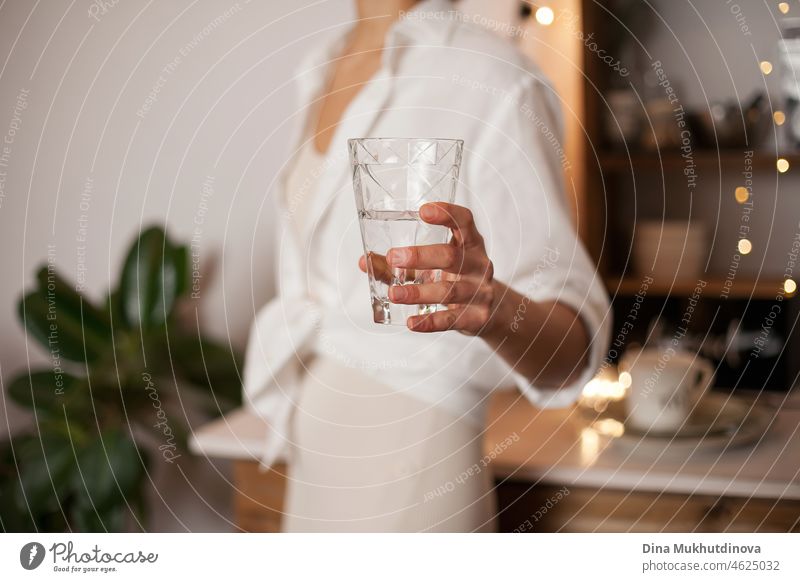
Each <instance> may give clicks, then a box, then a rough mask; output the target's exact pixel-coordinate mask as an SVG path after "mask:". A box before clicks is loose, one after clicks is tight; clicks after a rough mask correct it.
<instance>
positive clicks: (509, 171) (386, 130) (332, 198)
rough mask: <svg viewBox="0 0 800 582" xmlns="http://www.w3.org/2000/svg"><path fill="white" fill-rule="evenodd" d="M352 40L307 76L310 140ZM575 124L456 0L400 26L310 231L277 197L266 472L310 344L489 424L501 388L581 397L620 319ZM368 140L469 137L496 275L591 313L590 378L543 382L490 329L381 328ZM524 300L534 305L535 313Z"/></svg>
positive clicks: (328, 159) (356, 111)
mask: <svg viewBox="0 0 800 582" xmlns="http://www.w3.org/2000/svg"><path fill="white" fill-rule="evenodd" d="M343 38H344V35H340V36H338V37H337V39H336V40H335V41H334V42H333V43H331V44H328V45H326V46H324V47H322V50H320V51H319V52H315V53H314V54H312V55H311V56H310V58H309V59H307V60H306V61H305V62H304V63H303V64H302V65H301V67H300V69H299V72H298V74H297V81H298V85H299V89H300V96H299V104H300V106H299V108H298V111H297V114H296V116H295V119H293V120H292V121H293V122H294V124H295V126H296V128H295V141H297V142H299V141H301V139H300V136H301V135H303V128H304V125H305V124H304V121H305V117H306V116H307V115H308V113H309V111H312V110H313V109H312V107H313V102H314V100H315V99H317V97H318V92H319V91H321V89H322V85H323V82H324V79H325V73H326V70H327V68H328V64H329V63H330V62H331V60H332V59H335V58H336V57H337V56H338V54H339V53H338V51H339V50H341V46H342V41H343ZM560 126H561V123H560V113H559V106H558V100H557V97H556V95H555V93H554V91H553V90H552V89H551V88H550V86H549V85H548V83H547V80H546V79H545V78H544V77H543V76H542V74H541V73H540V71H539V69H538V68H537V67H536V66H535V65H534V64H533V63H532V62H530V61H529V60H528V59H526V58H525V57H524V56H523V55H521V54H520V53H519V52H518V51H517V50H516V48H514V47H513V46H512V45H510V44H509V43H507V42H506V41H504V40H502V39H500V38H497V37H495V35H494V34H492V33H491V32H489V31H488V30H484V29H483V28H480V27H478V26H477V25H472V24H469V23H467V22H465V21H464V20H463V19H462V18H460V17H458V15H457V13H455V12H453V11H452V5H451V4H450V3H449V2H446V1H445V0H426V1H424V2H421V3H420V4H418V5H417V6H416V8H415V10H413V11H412V12H409V13H406V15H405V16H404V17H403V18H401V20H400V21H399V22H398V23H397V24H396V25H395V26H394V27H393V28H392V29H391V31H390V33H389V35H388V36H387V40H386V47H385V49H384V51H383V57H382V66H381V68H380V70H379V71H378V73H377V74H376V75H375V76H374V77H373V78H372V80H371V81H370V82H369V83H368V84H367V85H366V86H365V87H364V88H363V89H362V90H361V91H360V92H359V94H358V95H357V96H356V98H355V99H354V100H353V102H352V103H351V104H350V106H349V107H348V108H347V110H346V111H345V113H344V115H343V117H342V120H341V122H340V124H339V125H338V128H337V130H336V132H335V134H334V137H333V139H332V142H331V145H330V148H329V150H328V152H327V155H326V156H325V162H324V164H323V167H324V173H323V174H322V175H321V176H320V178H319V182H318V184H317V190H316V193H315V196H314V197H313V199H311V200H310V202H309V207H308V212H309V214H308V216H306V217H305V220H304V222H305V225H306V226H305V228H303V229H302V230H301V232H299V233H298V232H296V231H294V230H293V229H292V228H291V226H290V225H289V222H290V220H289V217H288V209H287V208H286V205H285V200H286V197H285V193H284V189H285V187H286V183H285V180H286V176H280V177H279V178H278V179H277V180H276V182H275V185H274V188H273V190H272V193H271V199H272V201H274V202H275V203H276V209H275V210H276V212H277V213H278V216H279V226H278V228H277V232H276V235H277V236H276V243H275V249H273V250H274V252H276V253H277V261H276V264H277V273H276V276H277V281H278V296H277V297H276V298H275V299H273V300H272V301H270V302H269V303H267V305H265V306H264V307H263V308H261V310H260V311H259V313H258V314H257V317H256V320H255V322H254V324H253V327H252V330H251V334H250V339H249V344H248V348H247V353H246V359H245V370H244V396H245V401H246V402H247V404H248V406H250V407H252V408H253V409H254V410H255V411H256V412H258V413H259V414H260V415H261V416H262V417H263V418H264V419H265V420H266V421H267V424H268V426H269V429H268V434H267V435H266V436H265V438H266V449H265V454H264V457H263V458H262V463H263V464H264V465H270V464H272V463H273V462H274V461H275V460H276V458H278V457H279V456H285V455H287V454H288V453H289V451H290V448H289V447H287V444H288V442H287V439H288V438H289V435H290V422H291V414H292V410H293V407H294V404H295V403H296V402H297V400H298V396H299V390H300V382H299V380H300V378H301V374H302V373H303V370H302V366H301V364H300V363H299V362H300V361H301V360H302V358H303V357H304V355H305V354H307V353H310V352H316V353H319V354H323V355H327V356H329V357H333V358H335V359H337V360H338V361H340V362H342V363H343V364H344V365H347V366H353V367H356V368H359V369H361V370H363V371H364V372H365V373H367V374H371V375H373V376H374V377H375V378H376V379H379V380H380V381H381V382H383V383H385V384H388V385H390V386H392V387H393V388H395V389H397V390H399V391H406V392H407V393H408V394H411V395H413V396H415V397H417V398H420V399H422V400H423V401H425V402H428V403H430V404H432V405H436V406H441V407H443V408H444V409H445V410H447V411H448V412H450V413H452V414H454V415H456V416H458V417H463V418H465V419H467V420H469V421H471V422H475V423H477V424H482V423H483V422H484V416H485V410H486V404H487V403H488V400H489V397H488V395H489V393H490V392H491V391H492V390H494V389H497V388H511V387H513V386H517V387H518V388H519V389H520V390H521V391H522V393H523V394H524V395H525V396H526V397H527V398H528V399H529V400H530V401H531V402H533V403H534V404H535V405H537V406H539V407H543V408H544V407H561V406H566V405H569V404H571V403H572V402H574V401H575V399H577V397H578V396H579V395H580V392H581V389H582V387H583V386H584V385H585V384H586V383H587V382H588V381H589V380H590V379H591V378H592V376H593V375H594V374H595V372H596V370H597V368H598V367H599V365H600V363H601V360H602V358H603V357H604V355H605V352H606V350H607V348H608V342H609V336H610V328H611V321H610V320H611V314H610V311H609V305H608V298H607V296H606V294H605V291H604V289H603V287H602V284H601V282H600V280H599V278H598V275H597V273H596V271H595V268H594V267H593V265H592V263H591V261H590V259H589V257H588V255H587V254H586V252H585V250H584V249H583V247H582V245H581V244H580V243H579V242H578V240H577V237H576V235H575V232H574V229H573V227H572V225H571V223H570V220H569V218H568V214H567V208H566V202H565V200H564V198H563V192H562V190H563V186H562V173H563V168H562V166H561V160H560V152H561V151H562V149H561V147H560V145H559V143H558V139H560V136H561V127H560ZM366 136H370V137H437V138H458V139H463V140H464V142H465V147H464V156H463V161H462V166H461V176H460V180H461V183H460V184H459V187H458V191H457V194H456V203H457V204H461V205H464V206H467V207H469V208H470V209H472V211H473V213H474V215H475V220H476V224H477V226H478V228H479V230H480V232H481V233H482V234H483V236H484V239H485V241H486V246H487V250H488V253H489V257H490V258H491V259H492V261H493V263H494V267H495V278H496V279H498V280H499V281H502V282H503V283H505V284H507V285H509V286H510V287H512V288H514V289H515V290H517V291H519V292H520V293H522V294H523V295H525V296H527V297H529V298H530V299H531V300H532V301H547V300H556V301H559V302H561V303H564V304H566V305H569V306H571V307H572V308H574V309H575V310H576V311H577V312H578V313H580V316H581V318H582V319H583V321H584V323H585V324H586V327H587V329H588V332H589V337H590V338H591V340H592V343H591V348H590V354H589V364H588V365H587V366H586V368H585V369H584V370H583V372H582V373H581V375H580V377H579V378H578V380H576V381H575V382H574V383H573V384H572V385H570V386H566V387H563V388H561V389H559V390H547V389H541V388H538V387H536V386H535V385H534V384H533V383H531V382H530V381H529V380H528V379H527V378H525V377H524V376H522V375H521V374H518V373H517V372H515V371H514V370H513V369H512V366H510V365H509V364H508V363H507V362H505V361H504V360H503V359H502V358H501V357H500V356H499V355H498V354H496V353H494V352H493V351H492V349H491V348H490V347H489V346H488V344H486V343H485V342H484V341H483V340H481V339H480V338H476V337H470V336H466V335H464V334H460V333H458V332H455V331H451V332H445V333H438V334H421V333H414V332H411V331H409V330H408V329H406V328H404V327H401V326H381V325H378V324H375V323H373V321H372V309H371V307H370V299H369V289H368V283H367V277H366V275H364V274H363V273H362V272H361V271H360V270H359V269H358V263H357V261H358V258H359V256H360V255H361V254H363V247H362V243H361V238H360V233H359V229H358V221H357V215H356V208H355V200H354V194H353V186H352V183H351V175H352V168H351V167H350V164H349V162H348V157H347V139H348V138H353V137H366ZM296 149H297V144H295V150H296ZM525 308H526V304H524V303H523V304H522V305H520V308H519V310H518V314H519V316H520V317H524V312H525ZM512 333H514V331H513V330H511V329H510V330H509V334H512ZM296 356H299V357H296Z"/></svg>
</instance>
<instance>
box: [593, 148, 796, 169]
mask: <svg viewBox="0 0 800 582" xmlns="http://www.w3.org/2000/svg"><path fill="white" fill-rule="evenodd" d="M778 158H786V160H788V161H789V165H790V169H789V171H790V172H791V168H792V167H794V166H798V167H800V152H786V153H781V154H776V153H774V152H763V151H762V152H758V151H757V152H754V154H753V158H752V162H751V163H752V166H753V169H754V170H774V171H775V172H777V171H778V170H777V168H776V167H775V161H776V160H777V159H778ZM693 161H694V163H695V166H697V167H701V168H717V167H721V168H729V167H731V166H737V167H740V168H741V167H743V166H744V163H745V158H744V149H741V150H719V151H717V150H695V151H694V156H693ZM591 163H596V162H594V161H591ZM599 163H600V168H601V169H602V170H604V171H631V170H639V171H641V170H648V171H649V170H661V169H664V170H672V169H675V168H683V167H684V166H685V164H686V160H684V159H683V158H682V157H681V155H680V153H679V152H675V151H668V152H665V151H662V152H642V151H636V152H631V153H630V156H628V154H627V153H625V152H608V153H601V154H600V155H599Z"/></svg>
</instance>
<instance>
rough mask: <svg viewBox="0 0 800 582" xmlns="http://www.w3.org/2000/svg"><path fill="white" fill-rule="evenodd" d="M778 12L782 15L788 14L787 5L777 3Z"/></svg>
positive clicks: (786, 3) (785, 3)
mask: <svg viewBox="0 0 800 582" xmlns="http://www.w3.org/2000/svg"><path fill="white" fill-rule="evenodd" d="M778 10H780V11H781V12H782V13H783V14H786V13H787V12H789V3H788V2H778Z"/></svg>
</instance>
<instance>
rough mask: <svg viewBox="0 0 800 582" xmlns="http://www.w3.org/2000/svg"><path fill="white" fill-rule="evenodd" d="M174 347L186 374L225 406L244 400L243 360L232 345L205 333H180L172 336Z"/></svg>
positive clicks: (176, 361) (177, 361)
mask: <svg viewBox="0 0 800 582" xmlns="http://www.w3.org/2000/svg"><path fill="white" fill-rule="evenodd" d="M170 347H171V350H172V352H171V353H172V356H173V363H174V364H175V367H176V369H177V372H178V374H180V376H181V377H182V378H185V379H186V380H189V381H190V382H191V383H192V384H194V385H196V386H197V387H200V388H204V389H206V390H207V391H208V392H209V393H210V395H212V396H213V397H214V398H216V399H217V400H218V401H219V402H218V406H219V407H221V408H222V409H223V410H225V409H227V408H229V407H230V406H235V405H239V404H241V397H242V396H241V395H242V380H241V377H240V376H239V370H240V367H239V366H240V365H241V362H240V361H239V358H238V357H237V356H236V354H234V353H233V352H232V351H231V350H230V349H228V348H227V347H226V346H223V345H222V344H219V343H217V342H214V341H212V340H210V339H207V338H204V337H198V336H197V335H190V334H185V335H184V334H180V333H174V334H173V336H172V337H171V338H170ZM216 412H219V409H217V410H216Z"/></svg>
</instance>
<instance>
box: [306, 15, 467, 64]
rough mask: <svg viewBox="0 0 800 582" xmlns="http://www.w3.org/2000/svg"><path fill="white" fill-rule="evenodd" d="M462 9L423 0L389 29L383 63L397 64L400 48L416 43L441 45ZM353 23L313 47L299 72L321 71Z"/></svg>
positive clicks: (342, 44) (338, 48) (334, 53)
mask: <svg viewBox="0 0 800 582" xmlns="http://www.w3.org/2000/svg"><path fill="white" fill-rule="evenodd" d="M459 14H460V13H459V11H458V10H457V9H456V8H455V4H454V3H453V2H451V1H450V0H422V1H421V2H418V3H417V4H416V5H414V7H413V8H412V9H411V10H409V11H407V12H405V13H404V14H403V15H402V16H401V17H400V19H399V20H398V21H397V22H396V23H395V24H394V25H393V26H392V27H391V28H390V29H389V32H388V33H387V37H386V44H385V50H384V55H383V60H384V64H387V65H389V66H390V67H392V66H394V65H395V64H396V59H395V58H393V57H394V56H395V54H396V52H397V51H398V50H402V49H403V48H407V47H408V46H413V45H417V44H426V45H438V44H443V43H444V42H446V40H447V38H448V37H449V35H450V32H451V30H452V27H453V24H455V23H456V22H457V21H458V15H459ZM352 28H353V26H352V24H349V25H341V26H339V27H337V28H336V29H335V33H334V34H333V36H332V37H331V38H329V39H328V40H327V41H326V42H323V43H322V44H321V45H320V46H318V47H316V49H314V50H312V51H311V52H310V53H309V54H308V55H307V56H306V57H305V58H304V59H303V60H302V61H301V63H300V67H299V68H298V70H297V74H298V76H304V75H306V74H309V73H310V74H313V73H314V72H318V73H321V72H322V71H323V70H324V68H325V66H326V65H327V64H328V63H329V62H330V61H331V60H332V59H334V58H336V56H337V54H338V53H339V52H340V51H341V49H342V48H343V47H344V43H345V40H346V39H347V35H348V33H349V32H350V31H351V30H352Z"/></svg>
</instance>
